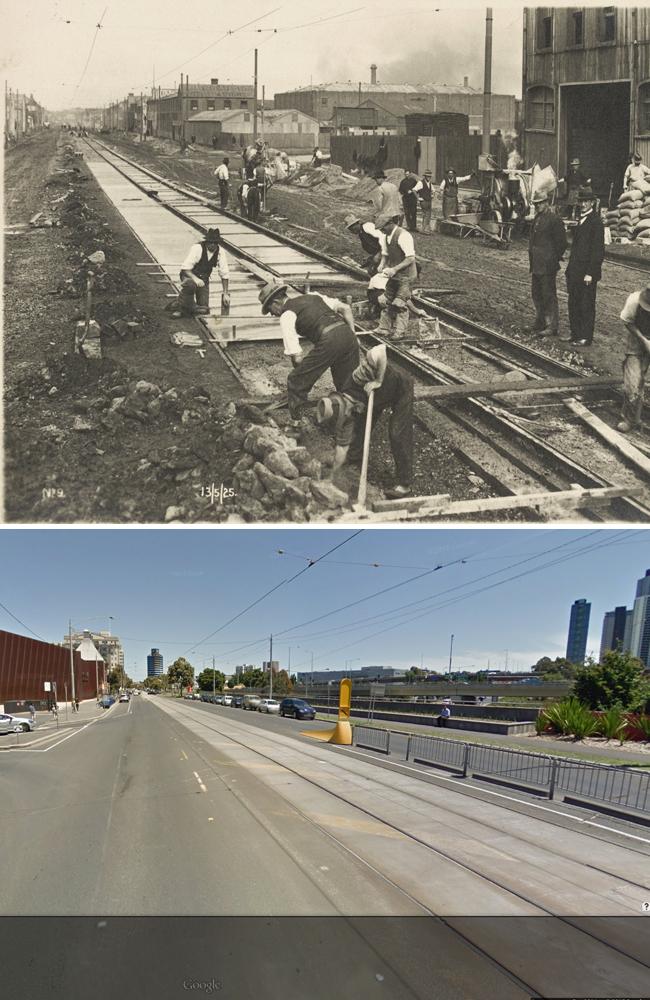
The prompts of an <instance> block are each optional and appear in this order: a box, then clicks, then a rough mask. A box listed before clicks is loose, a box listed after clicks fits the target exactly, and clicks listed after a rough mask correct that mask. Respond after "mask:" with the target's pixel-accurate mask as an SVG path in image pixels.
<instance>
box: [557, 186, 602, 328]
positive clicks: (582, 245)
mask: <svg viewBox="0 0 650 1000" xmlns="http://www.w3.org/2000/svg"><path fill="white" fill-rule="evenodd" d="M595 200H596V199H595V196H594V194H593V191H592V190H591V188H580V190H579V191H578V205H579V208H580V220H579V222H578V225H577V226H576V227H575V229H574V231H573V244H572V246H571V255H570V257H569V263H568V265H567V269H566V284H567V291H568V293H569V325H570V327H571V343H573V344H576V345H577V346H578V347H585V346H586V345H588V344H591V342H592V340H593V339H594V323H595V321H596V291H597V289H598V282H599V281H600V279H601V277H602V263H603V259H604V257H605V230H604V227H603V223H602V221H601V219H600V216H599V215H598V214H597V213H596V211H595Z"/></svg>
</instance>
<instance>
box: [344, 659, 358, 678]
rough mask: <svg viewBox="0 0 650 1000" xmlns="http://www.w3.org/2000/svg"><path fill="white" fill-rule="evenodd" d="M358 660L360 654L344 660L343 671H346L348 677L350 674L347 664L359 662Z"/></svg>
mask: <svg viewBox="0 0 650 1000" xmlns="http://www.w3.org/2000/svg"><path fill="white" fill-rule="evenodd" d="M360 660H361V657H360V656H355V657H354V659H353V660H346V661H345V672H346V674H347V675H348V677H349V676H350V674H351V671H350V670H348V664H349V663H359V662H360Z"/></svg>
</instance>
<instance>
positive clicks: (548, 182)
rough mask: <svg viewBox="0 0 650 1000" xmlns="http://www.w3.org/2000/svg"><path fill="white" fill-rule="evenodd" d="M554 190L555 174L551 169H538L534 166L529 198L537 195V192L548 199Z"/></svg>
mask: <svg viewBox="0 0 650 1000" xmlns="http://www.w3.org/2000/svg"><path fill="white" fill-rule="evenodd" d="M556 190H557V174H556V173H555V171H554V170H553V167H550V166H549V167H539V166H537V164H536V165H535V166H534V167H533V174H532V178H531V191H530V193H531V197H532V196H533V195H534V194H537V192H538V191H540V192H541V193H542V194H545V195H547V196H548V197H550V196H551V195H552V194H553V192H554V191H556Z"/></svg>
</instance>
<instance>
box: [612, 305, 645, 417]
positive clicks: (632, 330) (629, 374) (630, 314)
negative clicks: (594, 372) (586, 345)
mask: <svg viewBox="0 0 650 1000" xmlns="http://www.w3.org/2000/svg"><path fill="white" fill-rule="evenodd" d="M621 319H622V320H623V322H624V323H625V326H626V327H627V342H626V344H625V358H624V360H623V410H622V413H621V421H620V423H619V424H618V430H619V431H621V432H622V433H623V434H627V433H629V431H631V430H633V429H634V428H636V427H639V426H640V424H641V413H642V411H643V390H644V388H645V379H646V374H647V372H648V365H649V364H650V285H646V287H645V288H644V289H643V290H642V291H639V292H632V294H631V295H629V296H628V297H627V300H626V302H625V305H624V306H623V311H622V313H621Z"/></svg>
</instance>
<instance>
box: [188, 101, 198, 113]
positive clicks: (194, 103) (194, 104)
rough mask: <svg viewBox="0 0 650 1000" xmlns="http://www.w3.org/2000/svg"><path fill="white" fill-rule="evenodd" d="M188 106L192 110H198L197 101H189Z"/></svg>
mask: <svg viewBox="0 0 650 1000" xmlns="http://www.w3.org/2000/svg"><path fill="white" fill-rule="evenodd" d="M190 108H191V110H192V111H198V110H199V102H198V101H190Z"/></svg>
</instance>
